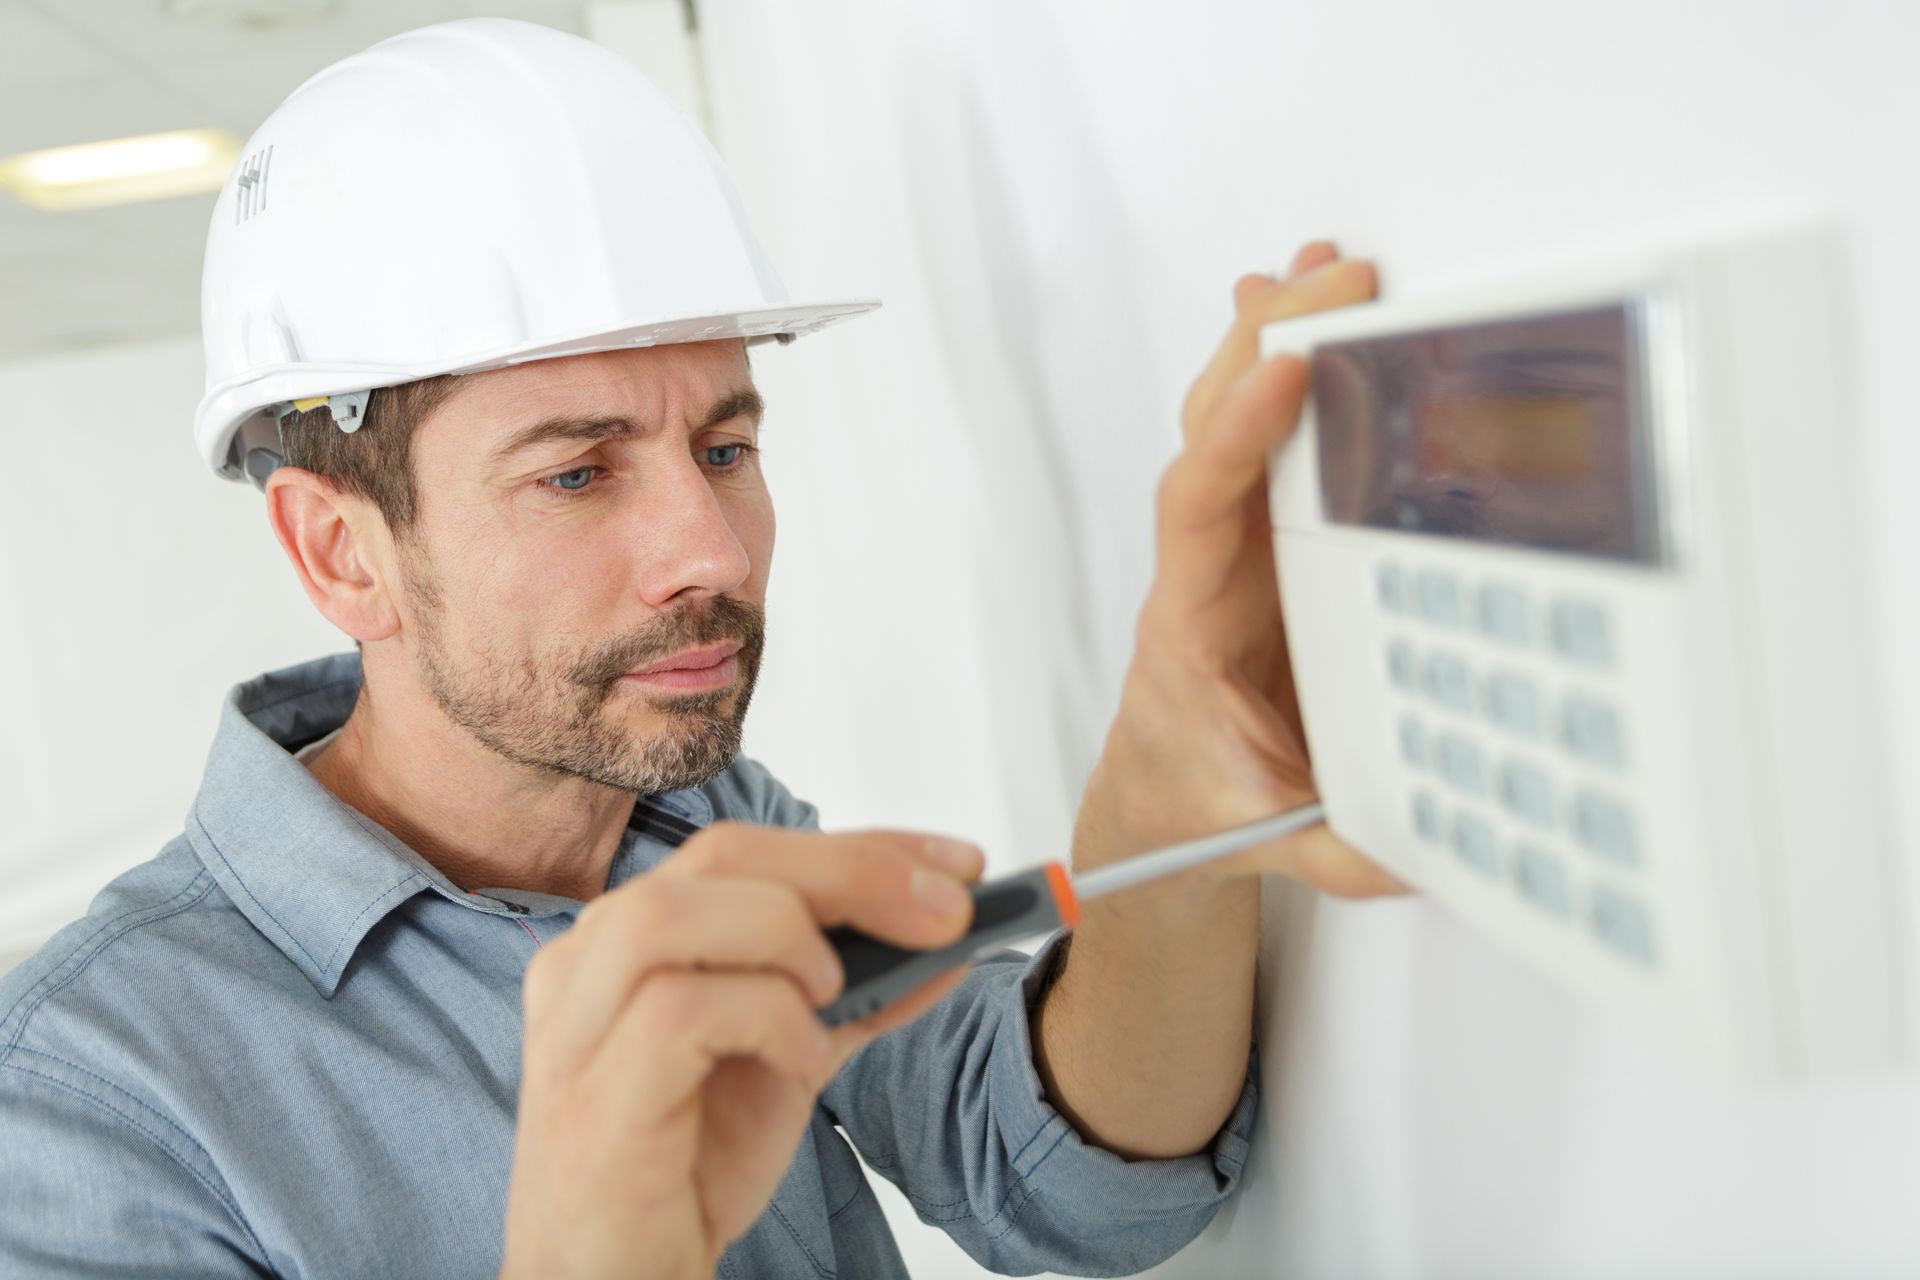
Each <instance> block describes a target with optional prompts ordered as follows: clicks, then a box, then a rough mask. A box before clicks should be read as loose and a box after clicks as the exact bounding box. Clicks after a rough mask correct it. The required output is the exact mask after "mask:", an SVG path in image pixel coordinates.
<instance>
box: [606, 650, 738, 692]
mask: <svg viewBox="0 0 1920 1280" xmlns="http://www.w3.org/2000/svg"><path fill="white" fill-rule="evenodd" d="M739 652H740V643H739V642H738V641H736V640H729V641H727V642H726V643H724V644H717V645H710V646H708V647H707V648H704V649H689V650H687V651H686V652H684V653H677V654H675V655H674V656H673V657H671V658H662V659H661V660H660V661H658V662H656V663H654V664H652V665H651V666H647V667H642V668H641V669H640V670H638V671H629V672H627V673H626V674H625V675H623V676H621V677H620V679H621V680H622V681H631V682H633V683H635V684H639V685H643V686H645V687H647V688H651V689H682V690H685V689H711V688H717V687H719V686H721V685H725V684H727V683H729V682H731V681H732V679H733V678H734V676H735V674H736V673H737V672H738V671H739V667H740V661H739V658H738V657H737V656H736V655H738V653H739Z"/></svg>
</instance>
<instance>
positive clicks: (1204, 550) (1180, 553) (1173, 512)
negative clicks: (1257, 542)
mask: <svg viewBox="0 0 1920 1280" xmlns="http://www.w3.org/2000/svg"><path fill="white" fill-rule="evenodd" d="M1306 393H1307V366H1306V362H1305V361H1303V360H1301V359H1299V358H1298V357H1297V356H1290V355H1280V356H1274V357H1272V358H1271V359H1268V360H1265V361H1262V362H1261V363H1260V364H1257V365H1255V366H1254V367H1253V368H1251V369H1249V370H1247V372H1246V373H1245V374H1243V375H1242V376H1241V378H1240V380H1239V381H1238V382H1237V383H1235V384H1234V386H1233V389H1232V390H1231V391H1230V392H1229V393H1228V395H1227V398H1226V400H1225V402H1224V403H1223V404H1222V405H1221V406H1220V408H1219V410H1218V411H1217V412H1216V413H1215V414H1214V421H1213V422H1212V423H1210V424H1209V426H1208V430H1207V432H1206V433H1205V435H1204V436H1202V437H1199V438H1196V439H1195V440H1193V441H1191V442H1190V443H1189V445H1188V447H1187V449H1186V450H1185V451H1184V452H1183V453H1181V455H1180V456H1179V457H1178V458H1176V459H1174V461H1173V463H1172V465H1170V466H1169V467H1168V468H1167V471H1166V474H1165V475H1163V476H1162V477H1161V479H1160V490H1159V494H1158V498H1157V502H1158V513H1157V521H1156V523H1157V526H1158V528H1157V533H1156V539H1157V544H1158V545H1157V547H1156V566H1155V570H1154V591H1155V593H1156V594H1157V595H1160V596H1161V597H1162V598H1163V599H1166V600H1167V603H1168V604H1169V605H1171V606H1172V607H1173V608H1174V609H1175V612H1174V614H1173V615H1172V616H1174V617H1186V616H1190V615H1189V614H1188V613H1186V612H1183V611H1184V610H1188V609H1194V608H1198V607H1200V606H1201V605H1203V604H1204V603H1205V602H1207V601H1209V600H1211V599H1213V598H1214V597H1215V596H1217V595H1218V593H1219V591H1220V589H1221V584H1222V583H1223V582H1224V580H1225V578H1226V576H1227V574H1228V573H1229V572H1230V571H1231V570H1232V568H1233V566H1234V564H1235V563H1236V561H1237V559H1238V557H1239V556H1240V555H1241V553H1242V550H1243V548H1242V542H1243V541H1244V536H1245V529H1244V527H1243V522H1244V519H1245V507H1246V500H1247V497H1248V495H1249V494H1251V493H1252V492H1253V491H1254V490H1255V489H1256V488H1259V487H1261V486H1263V485H1264V484H1265V483H1266V478H1267V468H1266V459H1267V451H1268V450H1269V449H1272V448H1273V447H1274V446H1276V445H1279V444H1282V443H1284V442H1285V441H1286V439H1287V437H1288V436H1290V435H1291V434H1292V433H1293V429H1294V426H1295V425H1296V424H1297V423H1298V421H1299V418H1300V406H1301V404H1302V403H1303V402H1304V401H1305V399H1306Z"/></svg>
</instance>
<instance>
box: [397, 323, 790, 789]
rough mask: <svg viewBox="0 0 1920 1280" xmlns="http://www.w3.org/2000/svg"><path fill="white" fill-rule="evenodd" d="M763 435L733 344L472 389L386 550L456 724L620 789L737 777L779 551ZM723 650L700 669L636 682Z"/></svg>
mask: <svg viewBox="0 0 1920 1280" xmlns="http://www.w3.org/2000/svg"><path fill="white" fill-rule="evenodd" d="M759 430H760V402H759V397H758V395H757V394H755V393H754V389H753V381H752V377H751V375H750V374H749V371H748V368H747V361H746V350H745V346H744V344H742V343H741V342H739V341H730V342H707V343H699V344H692V345H682V346H669V347H657V348H636V349H633V350H628V351H618V352H606V353H599V354H594V355H585V356H573V357H568V358H564V359H558V360H542V361H535V362H533V363H530V364H525V365H519V366H516V367H512V368H508V369H501V370H495V371H491V372H487V373H483V374H475V375H471V376H470V377H468V378H466V379H463V380H462V382H461V384H460V385H459V389H458V390H456V391H455V392H454V394H453V395H452V397H451V398H449V399H448V400H447V401H446V402H444V403H443V404H442V405H440V407H439V408H437V409H436V410H435V411H434V412H433V413H432V414H430V415H429V416H428V418H427V419H426V421H425V422H423V423H421V424H420V426H419V427H418V429H417V433H416V436H415V439H414V448H413V457H414V470H415V480H416V488H417V492H418V497H419V502H418V508H417V516H418V518H417V521H416V523H415V525H414V528H413V531H412V533H411V535H410V536H409V537H408V538H406V539H403V540H401V543H400V545H399V547H398V551H399V554H400V558H401V565H402V570H403V582H404V585H405V599H404V600H403V601H402V602H401V608H402V610H403V616H404V618H405V625H406V627H407V629H408V632H409V634H411V636H412V637H413V641H414V644H413V647H412V651H413V653H414V655H415V663H416V666H417V669H418V671H419V674H420V678H421V681H422V683H423V685H424V686H425V687H426V689H427V690H428V692H429V693H431V695H432V696H433V698H434V700H435V701H436V702H437V703H438V704H439V705H440V707H441V709H442V710H443V711H445V712H446V714H447V715H448V717H449V718H451V719H452V720H453V721H454V722H455V723H456V724H459V725H461V726H463V727H464V728H466V729H467V730H468V731H470V732H471V733H472V734H473V735H474V736H475V737H476V738H477V739H478V740H479V741H480V742H481V743H483V744H484V745H486V746H487V747H488V748H490V749H491V750H493V751H495V752H498V753H499V754H500V755H502V756H505V757H506V758H508V759H510V760H513V761H516V762H518V763H521V764H526V765H530V766H533V767H536V768H540V769H545V770H549V771H552V772H554V773H558V774H567V775H573V776H577V777H582V778H587V779H590V780H592V781H594V782H598V783H602V784H604V785H606V786H612V787H620V788H624V789H627V790H632V791H639V792H653V791H663V790H670V789H673V788H676V787H685V786H692V785H694V784H696V783H699V782H703V781H705V780H707V779H708V778H711V777H713V776H715V775H716V774H718V773H720V772H721V771H722V770H724V769H725V768H726V767H727V766H728V765H729V764H730V763H732V761H733V758H734V756H735V755H736V754H737V753H738V751H739V747H740V725H741V722H742V721H743V720H744V719H745V718H746V713H747V703H748V701H749V699H750V698H751V697H752V695H753V684H754V679H755V677H756V676H757V675H758V672H759V666H760V652H761V648H762V644H763V640H764V627H763V621H762V617H763V615H762V612H761V610H762V605H763V602H764V601H765V599H766V588H767V570H768V563H769V561H770V560H771V558H772V554H773V537H774V522H773V503H772V500H771V498H770V497H769V495H768V493H767V486H766V482H765V479H764V478H763V476H762V475H761V472H760V462H759V456H758V451H757V446H758V443H759ZM734 645H737V646H738V651H737V653H735V654H734V655H733V656H732V658H731V659H730V660H727V661H724V662H722V663H721V664H720V665H719V666H718V667H717V668H716V669H714V670H712V671H711V672H707V671H699V670H682V671H679V672H677V673H675V674H673V675H670V676H654V677H651V678H647V677H639V676H634V675H631V674H629V673H633V672H636V671H639V670H641V669H642V668H646V667H649V666H652V665H654V664H656V663H659V662H660V661H661V660H663V659H670V658H676V657H677V656H679V655H682V654H686V653H687V652H688V651H690V650H708V649H712V648H714V647H715V646H720V647H722V648H723V649H724V648H727V647H731V646H734ZM706 660H707V661H711V658H708V659H706Z"/></svg>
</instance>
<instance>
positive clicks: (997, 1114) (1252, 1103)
mask: <svg viewBox="0 0 1920 1280" xmlns="http://www.w3.org/2000/svg"><path fill="white" fill-rule="evenodd" d="M748 763H749V765H750V766H751V767H750V769H748V770H746V771H743V772H744V774H745V777H744V778H743V781H745V782H747V784H748V786H747V791H748V796H747V797H742V800H744V801H745V802H746V803H748V804H750V806H751V807H749V808H748V809H747V812H751V813H754V814H755V815H756V816H757V818H758V820H759V821H761V822H765V823H768V824H769V825H774V826H784V827H806V828H817V827H818V826H819V815H818V813H817V811H816V810H815V809H814V807H813V806H812V805H810V804H807V803H806V802H804V801H801V800H797V799H795V798H794V797H793V795H792V794H791V793H790V792H788V791H787V789H786V787H785V786H783V785H782V784H781V783H780V782H779V781H778V780H777V779H775V778H774V777H773V776H772V775H771V774H769V773H768V772H767V771H766V770H765V769H764V768H763V767H761V766H759V765H758V764H755V763H753V762H748ZM1066 949H1067V948H1066V939H1065V938H1064V936H1062V935H1055V936H1054V937H1052V938H1050V939H1049V940H1048V941H1047V943H1046V945H1045V946H1043V947H1042V948H1041V949H1040V950H1039V951H1038V952H1036V953H1035V954H1034V955H1032V956H1031V957H1029V956H1027V955H1025V954H1023V953H1021V952H1018V951H1002V952H997V953H995V954H993V955H990V956H987V957H984V958H982V959H980V960H978V961H976V962H975V963H974V966H973V968H972V969H971V970H970V971H969V972H968V974H967V976H966V978H965V979H964V980H963V981H962V982H961V984H960V985H959V986H958V987H957V988H955V989H954V990H953V991H952V992H950V993H949V994H948V995H947V997H946V999H944V1000H942V1001H941V1002H940V1003H939V1004H938V1005H936V1006H935V1007H934V1008H933V1009H931V1010H929V1011H928V1012H927V1013H926V1014H924V1015H922V1016H921V1017H919V1018H918V1019H916V1020H914V1021H913V1022H912V1023H909V1024H908V1025H907V1026H904V1027H902V1028H900V1029H899V1030H897V1031H894V1032H892V1033H890V1034H888V1035H885V1036H882V1037H881V1038H880V1039H878V1040H876V1041H874V1042H873V1043H872V1044H870V1045H868V1046H867V1047H866V1048H865V1049H863V1050H861V1051H860V1053H859V1054H858V1055H856V1056H855V1057H854V1058H853V1060H852V1061H850V1062H849V1063H848V1064H847V1065H846V1067H844V1068H843V1069H842V1070H841V1072H840V1074H839V1075H837V1076H836V1077H834V1079H833V1081H832V1083H831V1084H829V1085H828V1086H827V1089H826V1091H825V1093H824V1094H822V1095H821V1105H822V1106H824V1107H825V1108H826V1109H827V1111H828V1113H829V1114H830V1115H831V1116H832V1118H833V1121H834V1123H836V1124H838V1125H839V1126H840V1127H841V1128H842V1129H843V1130H845V1132H846V1134H847V1137H848V1138H849V1139H851V1140H852V1142H853V1145H854V1147H855V1148H856V1149H858V1150H859V1152H860V1155H861V1157H862V1158H863V1159H865V1160H866V1162H867V1164H868V1165H870V1166H871V1167H872V1168H874V1169H875V1170H877V1171H879V1173H880V1174H881V1175H882V1176H884V1177H885V1178H886V1179H887V1180H888V1181H890V1182H892V1183H893V1184H894V1185H895V1186H897V1187H899V1188H900V1190H901V1191H903V1192H904V1193H905V1194H906V1197H907V1199H908V1201H909V1202H911V1203H912V1205H913V1207H914V1211H915V1212H916V1213H917V1214H919V1216H920V1220H921V1221H923V1222H929V1223H932V1224H933V1225H935V1226H937V1227H940V1228H941V1229H942V1230H944V1231H945V1232H946V1233H947V1234H948V1235H949V1236H951V1237H953V1239H954V1240H955V1242H957V1243H958V1244H959V1245H960V1247H961V1248H962V1249H964V1250H966V1252H967V1253H968V1254H969V1255H971V1256H972V1257H973V1259H974V1260H975V1261H976V1262H979V1263H980V1264H981V1265H982V1266H985V1267H988V1268H990V1269H991V1270H994V1271H997V1272H1000V1273H1001V1274H1003V1275H1026V1274H1031V1273H1033V1272H1036V1271H1057V1272H1065V1273H1070V1274H1074V1275H1131V1274H1133V1273H1135V1272H1138V1271H1143V1270H1145V1269H1146V1268H1148V1267H1150V1266H1153V1265H1154V1264H1156V1263H1158V1262H1161V1261H1163V1260H1165V1259H1166V1258H1168V1257H1170V1256H1172V1255H1173V1254H1174V1253H1175V1252H1177V1251H1178V1250H1179V1249H1180V1248H1181V1246H1183V1245H1185V1244H1186V1243H1187V1242H1188V1241H1190V1240H1192V1239H1193V1238H1194V1237H1195V1236H1197V1235H1199V1234H1200V1232H1201V1230H1202V1229H1204V1228H1205V1227H1206V1225H1207V1223H1208V1222H1209V1221H1211V1220H1212V1218H1213V1215H1214V1213H1215V1212H1216V1211H1217V1210H1218V1209H1219V1207H1220V1205H1221V1204H1222V1202H1224V1201H1225V1200H1226V1199H1227V1197H1228V1196H1230V1195H1232V1194H1233V1191H1234V1189H1235V1187H1236V1186H1237V1185H1238V1184H1239V1180H1240V1173H1241V1168H1242V1166H1243V1165H1244V1163H1245V1161H1246V1157H1247V1148H1248V1143H1249V1142H1250V1140H1251V1135H1252V1133H1253V1126H1254V1121H1255V1118H1256V1113H1257V1111H1258V1107H1259V1084H1258V1079H1259V1071H1258V1061H1257V1058H1256V1057H1255V1056H1254V1055H1252V1054H1250V1055H1249V1057H1248V1061H1247V1074H1246V1079H1245V1082H1244V1083H1243V1084H1242V1086H1241V1089H1240V1097H1239V1100H1238V1101H1237V1102H1236V1103H1235V1104H1234V1108H1233V1111H1232V1112H1231V1113H1230V1114H1229V1115H1228V1117H1227V1119H1226V1122H1225V1124H1223V1125H1222V1126H1221V1129H1220V1132H1219V1133H1218V1134H1216V1135H1215V1136H1214V1140H1213V1142H1212V1143H1211V1144H1210V1145H1209V1147H1208V1148H1207V1149H1206V1150H1205V1151H1202V1152H1199V1153H1197V1154H1195V1155H1191V1156H1181V1157H1178V1158H1175V1159H1170V1160H1126V1159H1122V1158H1121V1157H1119V1156H1117V1155H1115V1154H1113V1153H1112V1152H1111V1151H1107V1150H1105V1149H1104V1148H1101V1147H1097V1146H1094V1145H1093V1144H1092V1143H1089V1142H1087V1141H1086V1140H1084V1139H1083V1138H1081V1136H1080V1135H1079V1134H1078V1133H1077V1132H1075V1131H1074V1128H1073V1126H1072V1125H1071V1124H1070V1123H1068V1121H1067V1120H1066V1118H1065V1117H1064V1116H1062V1115H1061V1114H1060V1113H1059V1112H1058V1111H1056V1110H1054V1108H1053V1107H1052V1105H1051V1104H1049V1103H1048V1101H1047V1095H1046V1088H1045V1086H1044V1085H1042V1084H1041V1082H1040V1073H1039V1071H1038V1069H1037V1068H1036V1067H1035V1066H1034V1064H1033V1042H1032V1033H1031V1018H1032V1013H1033V1007H1034V1004H1035V1002H1036V1001H1037V1000H1038V999H1039V997H1040V995H1041V993H1042V992H1043V991H1045V989H1046V986H1047V983H1048V982H1049V981H1050V980H1051V977H1052V975H1053V971H1054V967H1055V965H1056V964H1058V963H1059V962H1060V960H1061V959H1062V958H1063V957H1064V955H1065V952H1066Z"/></svg>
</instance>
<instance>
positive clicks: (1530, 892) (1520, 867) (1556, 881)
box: [1513, 844, 1573, 917]
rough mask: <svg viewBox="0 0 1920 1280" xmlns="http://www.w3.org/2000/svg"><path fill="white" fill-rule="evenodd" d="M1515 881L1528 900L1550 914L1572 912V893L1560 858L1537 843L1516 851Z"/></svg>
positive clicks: (1564, 914)
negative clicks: (1537, 845)
mask: <svg viewBox="0 0 1920 1280" xmlns="http://www.w3.org/2000/svg"><path fill="white" fill-rule="evenodd" d="M1513 883H1514V885H1515V886H1516V887H1517V888H1518V889H1519V890H1520V894H1521V896H1522V897H1524V898H1525V899H1526V900H1527V901H1529V902H1531V903H1533V905H1535V906H1536V907H1539V908H1540V909H1541V910H1542V911H1545V912H1547V913H1549V914H1551V915H1556V916H1561V917H1566V916H1570V915H1572V914H1573V892H1572V890H1571V889H1570V888H1569V886H1568V884H1567V869H1566V868H1565V867H1564V866H1562V865H1561V863H1560V859H1558V858H1556V857H1554V856H1553V855H1552V854H1550V853H1548V852H1546V851H1545V850H1543V849H1540V848H1537V847H1535V846H1534V845H1530V844H1523V845H1520V846H1519V847H1517V848H1516V849H1515V850H1514V851H1513Z"/></svg>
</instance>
